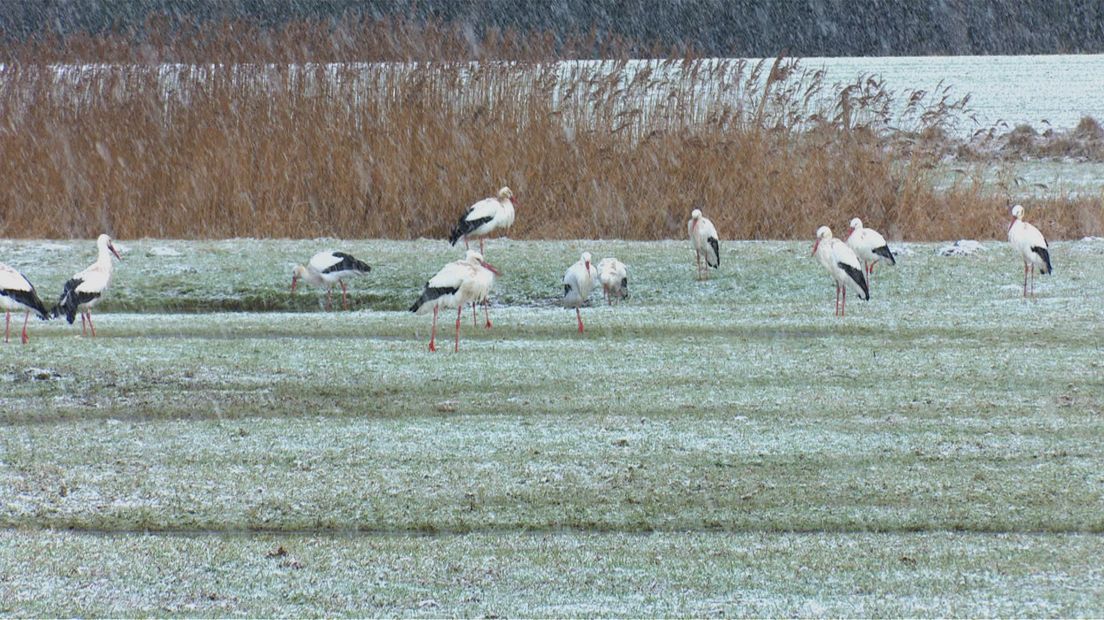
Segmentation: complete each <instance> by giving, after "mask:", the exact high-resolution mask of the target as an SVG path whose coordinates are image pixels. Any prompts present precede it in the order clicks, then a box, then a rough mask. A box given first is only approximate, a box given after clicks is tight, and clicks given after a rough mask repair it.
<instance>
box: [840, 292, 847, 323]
mask: <svg viewBox="0 0 1104 620" xmlns="http://www.w3.org/2000/svg"><path fill="white" fill-rule="evenodd" d="M840 288H841V289H843V303H842V304H840V316H847V287H846V286H841V287H840Z"/></svg>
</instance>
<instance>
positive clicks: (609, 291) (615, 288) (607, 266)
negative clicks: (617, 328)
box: [598, 257, 629, 305]
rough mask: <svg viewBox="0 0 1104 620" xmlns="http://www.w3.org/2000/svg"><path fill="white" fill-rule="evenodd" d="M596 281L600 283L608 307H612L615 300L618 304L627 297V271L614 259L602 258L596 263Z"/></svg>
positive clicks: (623, 264)
mask: <svg viewBox="0 0 1104 620" xmlns="http://www.w3.org/2000/svg"><path fill="white" fill-rule="evenodd" d="M598 281H599V282H601V283H602V293H603V294H604V295H605V296H606V303H607V304H609V305H613V300H615V299H616V300H617V301H618V302H620V301H621V300H622V299H625V298H627V297H628V296H629V270H628V268H627V267H625V263H622V262H621V261H619V260H617V259H616V258H612V257H611V258H603V259H602V262H600V263H598Z"/></svg>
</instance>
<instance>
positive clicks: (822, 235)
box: [813, 226, 870, 316]
mask: <svg viewBox="0 0 1104 620" xmlns="http://www.w3.org/2000/svg"><path fill="white" fill-rule="evenodd" d="M813 256H816V258H817V260H818V261H820V264H821V265H824V268H825V269H827V270H828V273H830V274H831V275H832V278H833V279H834V280H835V281H836V316H846V313H847V289H849V288H850V289H851V290H852V291H854V292H855V294H856V295H858V296H859V298H861V299H863V300H869V299H870V289H869V288H867V286H866V277H865V276H863V272H862V265H860V264H859V257H858V256H855V252H853V251H852V250H851V248H849V247H847V244H846V243H844V242H842V241H840V240H839V239H835V238H833V237H832V229H831V228H828V227H827V226H821V227H820V228H818V229H817V231H816V243H814V244H813ZM841 291H842V292H843V301H842V303H841V302H840V292H841Z"/></svg>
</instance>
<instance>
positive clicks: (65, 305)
mask: <svg viewBox="0 0 1104 620" xmlns="http://www.w3.org/2000/svg"><path fill="white" fill-rule="evenodd" d="M96 248H97V251H98V255H97V256H96V262H94V263H92V266H91V267H89V268H88V269H85V270H84V271H82V272H80V273H78V274H76V275H74V276H73V277H72V278H69V280H68V281H67V282H66V283H65V287H64V288H63V289H62V291H61V297H59V298H58V302H57V304H55V305H54V307H53V309H51V310H50V314H51V315H53V316H55V317H58V316H61V315H62V314H63V313H64V314H65V320H67V321H69V324H70V325H72V324H73V320H74V319H75V318H76V316H77V312H80V315H81V335H82V336H83V335H84V333H85V327H84V323H85V320H87V321H88V328H89V329H90V330H92V337H93V338H95V337H96V326H95V325H93V324H92V306H95V305H96V304H98V303H100V298H101V297H102V296H103V293H104V291H106V290H107V287H108V286H109V285H110V284H111V276H112V272H113V271H114V270H115V265H114V263H112V262H111V255H112V254H114V255H115V258H117V259H119V260H123V257H122V256H119V252H118V251H117V250H116V249H115V244H113V243H112V242H111V237H108V236H107V235H100V236H99V238H98V239H96Z"/></svg>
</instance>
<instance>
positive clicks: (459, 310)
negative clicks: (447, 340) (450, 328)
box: [452, 304, 464, 353]
mask: <svg viewBox="0 0 1104 620" xmlns="http://www.w3.org/2000/svg"><path fill="white" fill-rule="evenodd" d="M463 313H464V304H460V307H459V308H457V309H456V345H455V346H454V347H453V348H452V352H453V353H459V352H460V315H461V314H463Z"/></svg>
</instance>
